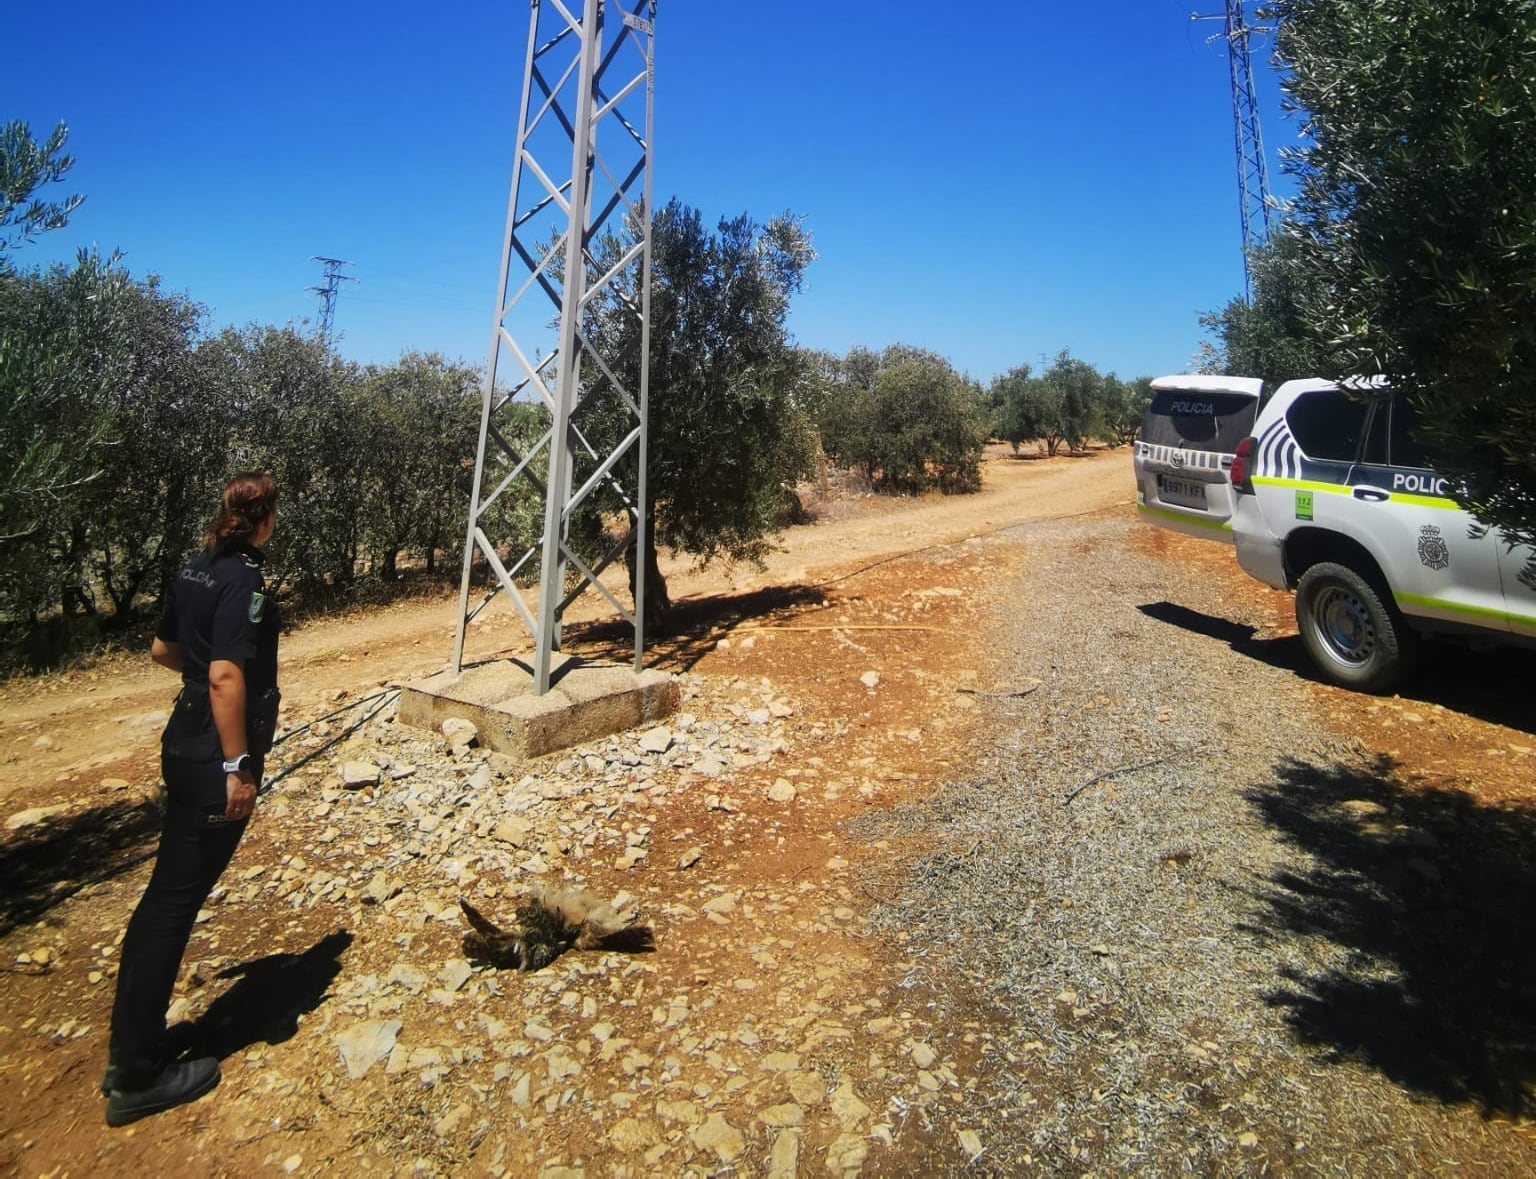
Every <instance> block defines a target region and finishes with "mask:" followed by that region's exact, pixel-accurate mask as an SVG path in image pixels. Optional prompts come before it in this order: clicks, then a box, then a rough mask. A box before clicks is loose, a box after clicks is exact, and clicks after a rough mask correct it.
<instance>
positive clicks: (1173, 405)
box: [1131, 374, 1264, 544]
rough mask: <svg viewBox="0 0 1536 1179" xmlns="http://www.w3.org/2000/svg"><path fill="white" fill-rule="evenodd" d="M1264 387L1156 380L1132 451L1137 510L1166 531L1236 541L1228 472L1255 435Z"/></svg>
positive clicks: (1219, 380)
mask: <svg viewBox="0 0 1536 1179" xmlns="http://www.w3.org/2000/svg"><path fill="white" fill-rule="evenodd" d="M1263 388H1264V383H1263V382H1262V381H1260V380H1256V379H1255V378H1252V377H1218V376H1206V375H1204V374H1185V375H1183V376H1175V377H1159V378H1158V379H1157V380H1155V381H1153V382H1152V403H1151V404H1150V405H1149V406H1148V407H1147V411H1146V413H1145V414H1143V415H1142V419H1141V432H1140V434H1139V435H1138V436H1137V440H1136V444H1135V449H1134V451H1133V452H1132V459H1131V461H1132V465H1133V466H1134V467H1135V471H1136V507H1137V510H1138V511H1139V512H1140V513H1141V514H1142V516H1143V518H1144V519H1146V520H1148V521H1149V522H1151V523H1153V524H1157V525H1159V526H1161V527H1163V528H1169V529H1172V530H1173V531H1175V532H1184V533H1188V534H1189V535H1192V536H1200V537H1207V538H1210V539H1213V540H1223V541H1226V542H1227V543H1228V544H1230V543H1232V509H1233V493H1232V481H1231V478H1230V476H1229V473H1228V472H1229V470H1230V468H1231V466H1232V457H1233V455H1234V454H1235V453H1236V451H1237V445H1238V443H1239V442H1240V441H1242V439H1244V438H1245V437H1247V436H1248V435H1249V434H1250V433H1251V432H1252V430H1253V422H1254V417H1255V415H1256V414H1257V412H1258V408H1259V396H1260V394H1261V393H1262V391H1263Z"/></svg>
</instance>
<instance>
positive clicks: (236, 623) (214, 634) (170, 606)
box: [155, 542, 278, 789]
mask: <svg viewBox="0 0 1536 1179" xmlns="http://www.w3.org/2000/svg"><path fill="white" fill-rule="evenodd" d="M263 560H264V554H263V553H262V552H261V550H260V549H257V548H254V547H253V546H251V545H248V544H244V543H238V542H237V543H236V544H234V545H231V546H229V547H226V548H220V549H216V550H214V551H213V552H212V553H208V552H204V553H200V554H198V555H197V556H196V557H194V558H193V559H192V561H191V562H190V563H189V564H188V565H187V566H186V568H184V569H183V570H182V571H181V572H180V574H178V575H177V578H176V581H175V582H174V583H173V584H172V586H171V592H170V594H169V595H168V596H167V599H166V604H165V612H164V614H162V615H161V617H160V624H159V626H157V627H156V628H155V634H156V636H157V637H158V638H159V639H160V640H161V641H163V642H167V643H177V644H179V645H180V646H181V678H182V691H181V695H180V696H179V697H178V698H177V702H176V708H175V709H174V710H173V712H172V716H171V720H170V723H169V724H167V726H166V733H165V740H164V748H165V752H166V753H167V754H168V755H170V756H172V757H177V758H180V759H183V760H193V761H212V760H215V759H216V760H219V761H222V760H223V750H222V748H220V746H219V742H218V732H217V730H216V729H214V728H213V715H212V710H211V708H210V707H209V706H208V666H209V664H211V663H212V662H213V661H214V660H215V659H225V660H228V661H230V662H232V663H238V664H240V665H241V667H242V669H243V671H244V673H245V699H246V710H247V722H248V723H249V716H250V713H251V710H252V708H253V707H254V706H255V704H256V702H257V701H259V700H260V699H261V698H262V696H263V695H264V694H265V693H266V692H268V690H270V689H275V688H276V687H277V632H278V610H277V603H276V602H274V601H272V599H271V598H270V597H269V596H268V595H267V592H266V581H265V580H264V579H263V577H262V573H261V563H262V561H263ZM210 738H211V739H210ZM252 752H255V753H257V754H261V753H265V752H266V750H265V749H254V750H253V751H252ZM220 788H221V789H222V778H221V779H220Z"/></svg>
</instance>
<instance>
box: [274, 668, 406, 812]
mask: <svg viewBox="0 0 1536 1179" xmlns="http://www.w3.org/2000/svg"><path fill="white" fill-rule="evenodd" d="M399 697H400V689H399V688H385V689H384V690H383V691H382V692H375V693H374V694H373V695H371V696H364V697H363V698H362V699H361V700H354V701H353V702H352V703H351V704H348V705H345V706H344V707H342V708H338V709H336V711H335V712H328V713H326V714H325V715H324V716H322V717H316V718H315V719H314V720H312V721H310V722H309V723H308V724H306V725H301V726H300V727H299V728H297V729H293V730H292V731H291V732H287V733H284V734H283V735H282V736H281V737H279V738H278V739H277V740H276V741H274V742H273V743H272V747H273V748H274V749H275V748H277V746H279V745H281V744H282V743H283V742H284V741H286V740H288V738H289V737H295V736H297V735H298V734H300V733H302V732H305V731H306V730H308V729H310V728H313V727H314V726H315V725H317V724H319V723H320V722H321V721H326V720H330V719H331V717H333V716H340V715H341V714H342V713H344V712H351V711H352V710H353V709H355V708H361V707H362V706H363V705H365V704H369V703H372V702H374V701H377V703H375V704H374V705H373V707H372V708H370V709H369V710H368V711H367V712H366V713H364V714H363V715H362V716H360V717H358V718H357V720H355V721H353V722H352V723H351V724H349V725H347V726H345V727H344V728H343V729H342V730H341V732H339V733H337V734H336V735H335V736H334V737H332V738H331V739H330V740H329V741H327V742H326V743H325V744H324V745H320V746H317V747H316V748H314V749H312V750H310V751H309V752H308V753H306V754H305V755H304V756H303V757H301V758H299V760H298V761H296V762H294V763H293V764H292V765H288V766H284V767H283V768H282V769H281V770H280V771H279V772H278V773H276V774H273V775H272V776H271V777H270V778H268V779H267V780H266V781H265V782H263V783H262V784H261V788H260V789H259V790H257V792H256V793H257V794H266V793H267V792H268V791H269V790H271V789H272V788H273V787H274V786H276V785H277V784H278V783H279V782H281V781H282V780H283V779H284V778H286V777H287V776H288V775H289V774H291V773H293V771H294V770H296V769H298V768H299V767H300V766H302V765H306V764H308V763H309V762H311V761H313V760H314V759H315V758H317V757H319V756H320V755H321V754H322V753H324V752H325V751H326V750H327V749H330V748H331V747H332V746H333V745H337V744H339V743H340V742H342V741H344V740H346V739H347V738H348V737H350V736H351V735H352V734H353V733H355V732H357V731H358V730H359V729H360V728H362V727H363V726H364V725H366V724H367V723H368V722H369V721H371V720H372V719H373V718H374V717H376V716H378V714H379V713H381V712H383V711H384V709H386V708H388V707H389V706H390V705H391V704H393V703H394V702H395V701H396V700H397V699H399Z"/></svg>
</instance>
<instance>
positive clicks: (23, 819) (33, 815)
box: [5, 806, 69, 831]
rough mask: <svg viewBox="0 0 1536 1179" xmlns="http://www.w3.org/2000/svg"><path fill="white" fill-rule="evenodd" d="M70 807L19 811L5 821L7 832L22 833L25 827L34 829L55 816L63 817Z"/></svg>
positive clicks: (33, 808) (38, 807)
mask: <svg viewBox="0 0 1536 1179" xmlns="http://www.w3.org/2000/svg"><path fill="white" fill-rule="evenodd" d="M68 809H69V808H68V807H64V806H34V807H28V808H27V809H26V810H24V811H17V812H16V813H15V814H14V815H12V816H11V817H10V818H9V819H7V820H6V821H5V829H6V830H7V831H20V830H21V829H22V828H23V827H34V826H36V825H37V824H38V823H42V822H44V821H46V820H48V819H51V818H53V817H54V816H55V815H62V814H63V813H64V812H65V811H66V810H68Z"/></svg>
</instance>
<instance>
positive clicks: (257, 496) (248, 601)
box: [102, 473, 278, 1126]
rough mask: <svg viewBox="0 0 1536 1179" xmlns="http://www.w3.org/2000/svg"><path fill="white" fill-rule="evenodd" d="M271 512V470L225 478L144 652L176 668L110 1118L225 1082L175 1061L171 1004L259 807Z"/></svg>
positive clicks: (118, 1008)
mask: <svg viewBox="0 0 1536 1179" xmlns="http://www.w3.org/2000/svg"><path fill="white" fill-rule="evenodd" d="M276 521H277V489H276V487H274V486H273V483H272V479H271V477H270V476H268V475H264V474H255V473H245V474H240V475H236V476H235V477H234V478H233V479H231V480H230V481H229V483H228V484H227V485H226V486H225V488H224V494H223V496H222V497H221V499H220V503H219V510H218V513H217V514H216V515H215V516H214V518H213V522H212V523H211V524H210V525H209V527H208V531H207V533H206V534H205V536H204V551H203V552H202V553H200V554H199V555H198V556H197V557H195V558H193V560H192V561H191V562H190V563H189V564H188V565H187V567H186V568H184V569H183V570H182V571H181V573H180V574H179V575H178V576H177V578H176V580H175V582H174V583H173V584H172V586H171V591H170V593H169V595H168V596H167V599H166V606H165V613H164V615H163V616H162V617H161V619H160V624H159V626H158V627H157V628H156V630H155V640H154V645H153V646H152V647H151V648H150V657H151V658H152V659H153V660H154V661H155V662H156V663H158V664H160V665H161V666H163V667H168V668H170V669H171V670H172V671H179V672H180V673H181V679H182V688H181V694H180V695H179V696H177V698H176V704H175V707H174V708H173V709H172V711H171V718H170V720H169V721H168V722H167V724H166V727H165V733H164V735H163V737H162V738H161V761H160V765H161V773H162V774H163V776H164V778H165V786H166V793H167V800H166V811H165V826H164V829H163V830H162V832H161V835H160V847H159V851H158V852H157V854H156V859H155V868H154V872H153V873H152V874H151V876H150V879H149V885H148V887H147V888H145V890H144V896H143V898H142V899H141V900H140V901H139V907H138V908H137V909H136V910H135V911H134V914H133V917H132V919H130V920H129V922H128V930H127V933H126V934H125V935H124V937H123V948H122V958H121V962H120V965H119V972H118V976H117V999H116V1001H115V1002H114V1004H113V1006H112V1036H111V1046H110V1049H109V1053H110V1055H109V1062H108V1065H107V1073H106V1076H105V1077H104V1078H103V1080H102V1089H103V1091H104V1092H105V1093H106V1095H107V1124H108V1125H109V1126H123V1125H127V1124H128V1123H129V1122H133V1121H137V1120H138V1119H139V1118H142V1117H147V1116H148V1115H150V1114H153V1113H159V1112H160V1111H161V1110H164V1109H170V1108H171V1107H172V1106H176V1105H181V1104H182V1103H183V1102H187V1101H192V1100H195V1099H196V1098H198V1097H201V1096H202V1095H203V1094H204V1093H206V1092H208V1091H209V1090H210V1089H212V1088H213V1087H214V1086H215V1085H217V1084H218V1083H219V1062H218V1061H217V1060H215V1059H213V1058H211V1057H209V1058H205V1059H200V1060H179V1061H178V1060H175V1059H174V1057H175V1055H176V1053H175V1051H174V1049H173V1048H172V1047H171V1046H170V1045H169V1044H168V1043H167V1039H166V1026H165V1014H166V1009H167V1007H168V1006H169V1004H170V1000H171V991H172V989H173V987H174V986H175V983H176V974H177V971H178V969H179V968H180V965H181V958H182V954H183V953H184V952H185V951H186V948H187V940H188V938H189V937H190V936H191V933H192V924H193V921H194V920H195V919H196V917H197V911H198V909H199V908H201V907H202V904H203V902H204V901H205V900H207V898H208V893H209V892H210V891H211V890H212V888H213V885H214V882H215V881H216V880H218V878H219V874H220V873H222V872H223V871H224V867H225V865H226V864H228V863H229V859H230V857H231V856H232V855H233V854H234V851H235V845H236V844H238V843H239V842H240V836H241V835H242V834H243V833H244V831H245V825H246V822H247V820H249V819H250V817H251V812H252V811H253V810H254V809H255V806H256V786H257V783H259V782H260V781H261V771H262V758H263V756H264V755H265V754H266V752H267V751H268V750H269V749H270V748H271V745H272V733H273V729H274V728H275V727H276V723H277V630H278V619H277V607H276V604H275V603H274V602H272V601H271V600H270V599H269V598H268V597H267V593H266V584H265V582H264V581H263V580H262V574H261V564H262V560H263V553H262V546H263V545H265V544H266V543H267V541H268V539H269V538H270V537H271V536H272V529H273V526H274V525H275V524H276Z"/></svg>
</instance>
